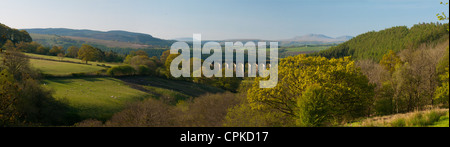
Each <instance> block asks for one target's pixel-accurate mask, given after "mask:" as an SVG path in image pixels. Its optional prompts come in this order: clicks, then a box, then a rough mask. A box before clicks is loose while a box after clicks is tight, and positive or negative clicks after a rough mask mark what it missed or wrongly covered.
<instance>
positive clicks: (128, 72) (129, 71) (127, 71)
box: [107, 65, 136, 76]
mask: <svg viewBox="0 0 450 147" xmlns="http://www.w3.org/2000/svg"><path fill="white" fill-rule="evenodd" d="M135 73H136V70H135V69H134V68H133V67H131V66H129V65H123V66H114V67H112V68H110V69H108V71H107V74H108V75H110V76H132V75H135Z"/></svg>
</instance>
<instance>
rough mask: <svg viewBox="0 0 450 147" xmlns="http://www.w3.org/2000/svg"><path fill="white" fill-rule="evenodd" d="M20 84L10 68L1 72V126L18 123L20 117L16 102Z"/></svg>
mask: <svg viewBox="0 0 450 147" xmlns="http://www.w3.org/2000/svg"><path fill="white" fill-rule="evenodd" d="M19 92H20V89H18V85H17V84H16V83H15V80H14V77H13V75H11V74H10V73H9V72H8V70H6V69H3V70H2V71H1V72H0V127H4V126H11V125H14V124H16V123H17V118H18V117H19V116H18V115H19V114H18V112H17V109H16V103H17V99H18V97H19V96H18V93H19Z"/></svg>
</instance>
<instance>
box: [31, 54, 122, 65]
mask: <svg viewBox="0 0 450 147" xmlns="http://www.w3.org/2000/svg"><path fill="white" fill-rule="evenodd" d="M25 55H27V56H29V57H32V58H42V59H50V60H57V61H69V62H75V63H81V64H85V62H83V61H81V60H80V59H74V58H68V57H64V58H63V59H62V60H61V59H60V58H59V57H57V56H46V55H39V54H31V53H25ZM88 64H91V65H93V66H96V65H97V64H98V65H102V64H104V65H105V66H110V67H113V66H118V65H121V63H104V62H94V61H89V62H88Z"/></svg>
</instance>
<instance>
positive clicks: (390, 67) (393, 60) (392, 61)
mask: <svg viewBox="0 0 450 147" xmlns="http://www.w3.org/2000/svg"><path fill="white" fill-rule="evenodd" d="M399 64H402V63H401V59H400V57H399V56H397V54H395V52H394V51H392V50H390V51H389V53H387V54H385V55H384V56H383V58H382V59H381V61H380V65H382V66H383V67H384V69H386V70H387V71H389V72H390V73H391V74H392V73H394V71H395V67H396V66H397V65H399Z"/></svg>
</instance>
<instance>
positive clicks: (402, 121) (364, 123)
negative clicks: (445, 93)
mask: <svg viewBox="0 0 450 147" xmlns="http://www.w3.org/2000/svg"><path fill="white" fill-rule="evenodd" d="M448 115H449V110H448V109H435V110H428V111H418V112H411V113H406V114H395V115H388V116H382V117H375V118H368V119H365V120H361V121H357V122H353V123H349V124H345V125H344V126H347V127H449V117H448Z"/></svg>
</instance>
